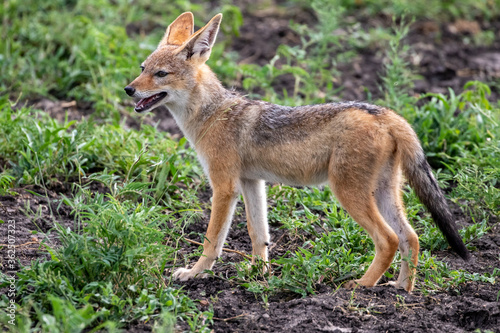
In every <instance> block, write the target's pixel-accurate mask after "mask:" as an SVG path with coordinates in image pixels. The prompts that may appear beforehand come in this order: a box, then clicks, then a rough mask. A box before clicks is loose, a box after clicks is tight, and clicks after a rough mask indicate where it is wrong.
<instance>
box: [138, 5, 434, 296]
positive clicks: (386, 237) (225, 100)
mask: <svg viewBox="0 0 500 333" xmlns="http://www.w3.org/2000/svg"><path fill="white" fill-rule="evenodd" d="M221 18H222V16H221V15H220V14H219V15H217V16H215V17H214V18H213V19H212V20H211V21H210V22H209V23H208V24H207V25H206V26H205V27H203V28H202V29H200V30H199V31H197V32H196V33H194V34H192V35H190V36H187V35H186V34H185V32H186V31H188V30H190V29H192V15H191V14H190V13H189V14H186V13H185V14H183V15H181V16H180V17H179V19H177V20H176V21H174V22H173V23H172V24H171V25H170V26H169V29H168V30H167V33H166V37H164V40H163V41H162V43H160V46H159V48H158V49H157V50H156V51H154V52H153V53H152V54H151V55H150V56H149V57H148V58H147V59H146V61H145V62H144V63H143V66H144V72H143V73H142V74H141V75H140V76H139V77H138V78H137V79H135V80H134V81H133V82H132V83H131V84H130V87H132V88H135V90H136V92H135V94H134V96H138V97H141V98H143V99H144V98H146V99H147V98H149V97H150V96H153V95H155V94H159V93H162V92H164V93H166V96H165V97H163V98H162V99H161V100H160V101H159V102H158V103H157V104H155V105H152V106H151V107H150V108H149V109H147V110H145V111H149V110H151V109H153V108H154V107H156V106H157V105H160V104H164V105H166V106H167V107H168V108H169V110H170V111H171V113H172V114H173V116H174V118H175V119H176V121H177V123H178V124H179V127H180V128H181V129H182V131H183V132H184V134H185V136H186V137H187V138H188V140H189V141H190V142H191V144H192V146H193V147H194V149H195V150H196V152H197V153H198V156H199V159H200V162H201V163H202V165H203V167H204V170H205V172H206V173H207V175H208V177H209V179H210V183H211V186H212V188H213V204H212V212H211V217H210V223H209V226H208V230H207V234H206V240H205V243H204V250H203V256H202V257H201V258H200V259H199V260H198V262H197V263H196V264H195V265H194V267H193V268H191V269H187V268H181V269H178V270H177V271H176V272H175V273H174V277H175V278H178V279H180V280H187V279H189V278H193V277H195V276H201V275H202V274H203V271H204V270H205V269H210V268H212V266H213V264H214V262H215V260H216V258H217V257H218V256H219V255H220V254H221V250H222V245H223V243H224V240H225V238H226V235H227V232H228V230H229V226H230V223H231V218H232V214H233V211H234V207H235V204H236V201H237V198H238V195H239V194H240V193H241V192H242V193H243V197H244V200H245V204H246V214H247V224H248V231H249V234H250V237H251V239H252V246H253V250H252V254H253V255H254V256H260V257H261V258H262V259H264V260H268V250H267V246H268V245H269V239H270V238H269V233H268V227H267V216H266V207H265V189H264V181H263V180H268V181H272V182H284V183H287V184H292V185H311V184H321V183H324V182H329V184H330V186H331V188H332V190H333V192H334V194H335V196H336V197H337V198H338V200H339V201H340V203H341V204H342V206H343V207H344V208H345V209H346V210H347V211H348V213H349V214H350V215H351V216H352V218H353V219H354V220H355V221H356V222H357V223H359V224H360V225H361V226H362V227H363V228H364V229H365V230H366V231H367V232H368V234H369V235H370V237H371V238H372V239H373V241H374V243H375V249H376V255H375V258H374V260H373V263H372V264H371V265H370V267H369V268H368V270H367V271H366V273H365V274H364V275H363V277H362V278H360V279H359V280H356V281H354V282H351V283H348V284H347V285H348V286H353V285H355V284H356V283H357V284H360V285H364V286H373V285H375V284H376V283H377V282H378V280H379V279H380V278H381V276H382V275H383V274H384V272H385V271H386V270H387V268H388V267H389V266H390V264H391V262H392V260H393V257H394V255H395V253H396V250H397V249H398V247H399V248H400V250H401V252H402V254H403V255H404V256H409V255H410V253H411V257H410V260H411V263H412V264H411V265H409V264H408V262H407V261H404V260H403V262H402V265H401V267H402V268H401V273H400V276H399V278H398V280H397V281H396V282H395V283H394V285H395V286H397V287H399V288H404V289H406V290H407V291H411V290H412V289H413V286H414V277H415V269H414V267H416V265H417V262H418V251H419V245H418V237H417V236H416V234H415V232H414V231H413V229H412V228H411V226H410V225H409V224H408V222H407V220H406V218H405V213H404V207H403V202H402V200H401V186H402V175H401V174H402V169H404V170H406V169H408V170H410V169H411V168H410V167H408V166H413V165H416V164H418V163H420V162H419V161H420V160H421V159H422V156H423V152H422V150H421V147H420V144H419V142H418V139H417V136H416V135H415V133H414V131H413V130H412V128H411V126H410V125H409V124H408V123H407V122H406V121H405V120H404V119H403V118H401V117H400V116H399V115H397V114H396V113H394V112H393V111H391V110H389V109H386V108H382V107H378V106H374V105H370V104H366V103H355V102H347V103H336V104H334V103H332V104H322V105H313V106H304V107H295V108H291V107H283V106H278V105H273V104H270V103H266V102H262V101H251V100H248V99H246V98H244V97H242V96H240V95H238V94H237V93H234V92H232V91H228V90H226V89H224V88H223V87H222V85H221V84H220V82H219V81H218V80H217V78H216V77H215V75H214V74H213V72H212V71H211V70H210V68H209V67H208V66H207V65H206V64H205V61H206V60H207V59H208V57H209V55H210V51H211V47H212V45H213V43H214V41H215V36H216V35H217V32H218V28H219V24H220V20H221ZM172 34H173V35H172ZM160 70H161V71H165V72H168V73H169V74H168V75H167V76H166V77H163V78H160V77H157V76H155V75H156V74H155V73H157V72H158V71H160ZM424 161H425V159H424ZM422 163H423V162H422ZM403 166H404V167H405V168H406V169H405V168H403ZM411 170H413V169H411ZM423 174H424V173H423ZM424 175H425V174H424ZM429 177H431V176H429ZM431 178H432V177H431ZM426 181H427V180H426ZM430 181H432V179H431V180H430ZM421 183H422V184H423V181H420V180H419V181H418V182H417V181H416V184H421ZM422 186H423V185H422ZM436 195H439V194H436Z"/></svg>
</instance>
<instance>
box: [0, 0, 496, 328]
mask: <svg viewBox="0 0 500 333" xmlns="http://www.w3.org/2000/svg"><path fill="white" fill-rule="evenodd" d="M424 3H426V2H423V1H412V2H411V1H398V2H396V3H395V5H394V6H388V5H387V2H386V1H382V2H373V1H360V2H356V5H354V4H353V3H352V2H346V1H336V2H330V1H319V0H318V1H313V2H312V4H309V2H305V1H292V2H289V3H286V4H284V6H302V7H310V8H311V9H312V10H313V11H315V12H316V13H317V15H318V23H317V24H316V25H314V26H305V25H301V24H297V23H295V22H291V26H292V28H293V29H294V30H295V31H296V32H297V34H298V35H299V37H300V43H299V44H298V45H296V46H293V47H292V46H287V45H280V46H276V47H277V50H276V52H277V53H276V54H277V55H276V57H275V58H274V59H273V60H272V61H270V62H269V64H267V65H264V66H258V65H255V64H242V65H238V64H237V63H236V60H237V54H235V53H234V52H233V53H231V52H225V51H224V49H225V47H227V46H228V45H229V44H230V43H231V41H232V38H233V37H234V36H236V35H238V33H239V28H240V26H241V24H242V19H244V17H242V14H241V11H240V10H239V9H238V8H237V7H235V6H232V5H230V4H229V3H228V2H223V3H222V4H221V5H220V6H217V7H213V8H209V7H208V6H207V5H202V4H197V5H193V4H190V3H189V2H188V1H184V0H177V1H174V2H172V3H170V4H169V9H168V11H167V10H165V8H164V7H165V6H164V5H163V4H161V3H160V2H152V3H149V1H146V0H138V1H135V2H134V4H133V5H131V4H130V2H129V1H124V0H118V1H113V2H108V1H104V0H102V1H101V0H81V1H76V0H75V1H69V0H68V1H64V0H59V1H51V2H40V1H35V0H28V1H9V2H7V3H6V4H5V5H4V6H3V7H1V8H0V16H1V18H2V26H1V30H0V32H1V34H2V38H1V39H0V57H1V58H0V60H1V61H0V70H1V71H0V87H1V88H0V91H1V92H0V124H1V126H0V147H2V154H1V156H0V166H1V168H0V171H1V173H0V195H16V193H15V192H14V190H13V188H15V187H19V186H21V187H22V186H26V185H31V184H37V185H40V186H42V187H43V188H51V186H53V185H56V184H58V183H60V182H64V183H72V184H73V185H72V186H73V187H72V188H73V190H72V193H71V194H66V195H63V196H61V197H59V198H57V199H53V198H48V197H47V199H48V200H49V201H51V202H52V203H54V204H56V206H57V205H63V204H64V205H67V206H69V207H70V208H71V210H72V216H74V226H73V228H72V230H69V229H66V228H64V227H62V226H60V225H56V227H55V228H54V230H53V231H52V232H54V233H57V235H58V237H59V239H60V243H59V244H55V243H52V242H50V241H45V242H44V243H43V251H45V252H46V253H48V254H49V255H50V260H45V261H43V260H38V261H34V262H32V263H31V265H29V266H26V267H23V268H22V269H21V270H20V271H19V272H18V273H17V280H16V293H17V295H18V299H17V300H18V302H17V314H18V315H17V316H16V326H15V328H13V327H12V326H10V325H9V324H8V323H7V322H8V320H9V318H8V317H7V316H6V315H7V313H6V312H5V311H4V310H3V308H4V307H5V306H6V305H7V304H8V301H9V299H8V298H7V297H6V295H2V296H1V299H0V306H1V307H2V310H0V327H2V329H4V330H7V329H8V330H11V331H14V332H68V331H71V332H82V331H89V330H91V331H92V330H93V331H98V330H104V331H109V332H115V331H119V330H120V329H121V328H124V327H127V325H129V324H134V323H138V322H141V323H151V324H152V325H153V327H154V331H156V332H165V331H172V330H173V329H174V327H176V325H180V324H182V325H184V326H183V327H184V328H187V329H188V330H190V331H210V325H211V323H212V320H213V311H212V310H211V309H210V308H209V309H207V310H204V311H201V310H199V308H198V307H197V306H196V305H197V303H196V300H193V299H191V298H190V297H189V295H187V293H186V292H185V291H184V290H183V289H182V288H180V286H179V285H178V284H176V283H175V282H173V281H172V280H171V272H172V269H173V268H174V267H178V266H184V265H185V264H186V263H189V262H192V261H193V260H194V259H195V258H196V257H197V256H198V255H199V254H200V251H196V252H194V253H190V254H188V255H183V254H180V253H181V252H180V251H179V250H180V249H183V248H185V247H186V243H185V242H184V241H183V237H185V236H186V227H187V226H189V225H190V224H191V223H196V222H198V221H199V220H200V216H201V212H202V211H203V209H204V208H206V207H205V206H204V205H202V204H201V203H200V202H199V200H198V198H197V196H196V195H197V193H199V192H200V191H204V190H205V189H206V188H207V186H208V185H207V180H206V178H205V176H204V175H203V172H202V169H201V166H200V165H199V164H198V162H196V156H195V153H194V152H193V150H192V149H191V148H189V147H188V146H187V145H186V141H185V139H181V140H174V139H172V138H171V137H170V136H169V135H168V134H166V133H164V132H161V131H159V130H157V129H156V128H155V127H154V126H149V125H144V124H141V129H140V130H135V129H125V127H124V124H123V120H122V115H123V114H125V113H127V114H128V113H130V112H131V107H130V105H131V102H130V101H129V100H128V99H126V98H125V96H124V94H123V92H122V88H123V86H125V85H126V84H127V83H128V82H129V81H130V80H131V79H133V78H134V77H135V75H136V74H138V72H139V68H138V65H139V64H140V62H141V61H142V60H143V59H144V58H145V57H146V56H147V55H148V54H149V53H150V52H151V50H152V49H154V47H155V46H156V44H157V42H158V40H159V39H160V37H161V35H162V33H163V32H164V28H165V26H166V25H167V24H168V23H169V22H170V21H172V19H174V18H175V17H176V15H178V14H179V13H181V12H182V11H185V10H191V11H193V12H194V13H195V17H196V24H197V26H201V25H202V24H203V23H204V22H205V21H206V20H207V19H209V18H210V16H211V15H212V14H214V13H216V12H219V11H222V12H223V13H224V17H225V19H224V20H223V26H222V30H223V32H224V35H225V38H224V40H223V41H222V40H221V41H219V42H218V44H217V46H216V48H215V49H214V51H213V53H212V59H211V60H210V63H209V64H210V65H211V66H212V68H213V69H214V71H215V72H216V73H217V74H218V75H219V77H220V78H221V79H222V80H223V82H224V83H225V84H226V85H227V86H231V85H233V84H235V83H237V84H241V85H242V86H243V87H244V88H245V89H248V91H249V94H250V96H251V97H255V98H262V99H265V100H269V101H272V102H275V103H279V104H285V105H300V104H311V103H322V102H329V101H335V100H338V99H339V94H341V93H342V91H341V89H340V90H339V89H337V90H336V89H333V87H334V86H335V84H334V81H333V80H332V78H335V77H338V76H339V72H338V69H337V68H338V66H339V65H340V64H343V63H346V62H349V61H350V60H352V59H353V58H354V57H356V56H357V54H358V51H359V50H361V49H365V48H380V49H382V50H385V55H384V56H385V59H386V61H385V63H384V64H385V67H384V70H383V72H381V73H380V75H381V76H382V86H381V87H380V90H381V92H382V94H381V95H382V98H381V99H380V100H378V101H376V102H377V103H379V104H383V105H386V106H389V107H392V108H394V109H396V110H397V111H398V112H399V113H400V114H402V115H403V116H404V117H405V118H406V119H408V121H409V122H410V123H411V124H412V125H413V126H414V128H415V129H416V131H417V133H418V135H419V137H420V139H421V141H422V143H423V146H424V149H425V151H426V153H427V156H428V158H429V160H430V162H431V163H432V165H433V167H434V168H435V169H436V170H437V176H438V180H439V182H440V185H441V186H442V187H443V188H447V189H448V191H447V196H448V198H449V199H450V200H451V201H452V202H454V203H455V204H457V205H459V206H460V207H461V209H462V210H463V212H464V214H465V215H466V216H469V217H470V218H471V219H472V221H473V222H474V223H472V224H471V225H470V226H469V227H467V228H465V229H463V230H461V235H462V237H463V239H464V240H465V241H466V242H468V245H469V247H470V248H471V250H474V249H473V248H472V245H471V242H472V241H473V240H474V239H477V238H480V237H482V236H484V235H485V234H486V233H488V232H489V229H490V228H491V226H492V221H494V219H492V216H496V217H497V218H498V216H499V214H500V211H499V207H500V189H499V186H498V179H500V168H499V165H500V163H499V161H500V141H499V138H500V126H499V124H500V110H499V105H498V104H494V103H492V102H491V101H490V100H489V97H488V95H489V93H490V86H489V85H488V84H486V83H481V82H470V83H468V84H467V85H466V87H465V90H464V92H462V93H460V94H457V93H455V92H454V91H451V90H450V91H449V93H448V94H446V95H445V94H428V95H425V96H422V97H421V98H420V100H418V99H417V98H416V97H415V96H413V94H411V89H412V87H413V82H414V80H415V79H416V76H415V74H414V73H413V72H412V71H411V70H410V69H409V66H408V64H407V62H406V61H405V59H406V58H405V57H406V55H407V54H408V52H409V51H410V50H409V47H408V46H407V45H405V43H404V37H405V36H406V34H407V33H408V22H411V20H410V19H408V18H410V16H409V15H412V17H413V16H414V17H415V18H416V19H421V18H430V19H434V20H449V19H455V18H460V17H463V18H468V19H472V18H474V17H478V16H484V17H486V18H492V17H495V15H497V16H498V12H497V11H495V10H493V9H492V8H491V7H490V2H488V1H484V2H481V1H479V2H477V1H475V2H472V1H462V2H458V1H455V2H454V1H451V2H450V1H448V2H444V3H443V2H437V1H433V3H434V5H435V6H428V5H426V6H424V5H423V4H424ZM429 8H430V9H429ZM380 10H383V11H384V12H385V13H386V14H387V15H396V16H397V18H398V19H397V20H395V21H394V22H400V23H398V24H396V23H394V26H393V28H392V29H387V28H373V29H370V30H368V31H365V30H364V29H363V28H362V27H361V25H360V24H357V23H353V22H352V21H350V20H349V19H348V18H349V16H351V15H352V14H353V12H355V11H360V12H361V14H362V15H374V13H378V12H379V11H380ZM403 14H406V19H400V16H401V15H403ZM444 22H446V21H444ZM128 24H135V25H137V26H144V27H146V28H144V29H145V30H144V31H142V30H141V29H136V31H135V32H134V33H133V34H132V35H131V36H128V35H127V33H126V26H127V25H128ZM141 24H143V25H141ZM339 29H345V31H347V32H348V33H344V34H342V33H332V32H335V31H337V32H338V31H340V30H339ZM278 60H280V63H281V64H282V65H277V64H278V63H279V62H278ZM284 75H286V77H289V78H291V80H292V82H293V89H292V90H289V91H276V88H275V87H276V85H275V83H276V82H278V80H279V79H280V78H283V76H284ZM372 93H374V92H372ZM20 96H21V99H24V98H28V99H31V98H36V97H41V96H43V97H48V98H62V99H66V100H76V101H77V102H78V103H80V102H90V103H91V104H90V105H92V108H93V109H94V110H96V111H97V112H96V113H95V114H94V115H93V116H91V117H90V118H89V119H87V120H85V121H68V120H65V121H63V122H58V121H56V120H55V119H52V118H50V117H49V116H48V115H47V114H45V113H44V112H41V111H39V110H35V109H32V108H23V107H19V106H15V107H14V105H13V104H14V103H15V101H16V100H18V99H19V97H20ZM91 182H94V183H100V184H101V185H100V188H101V190H100V191H99V192H96V191H91V190H90V184H91ZM268 199H269V200H268V201H269V202H270V209H269V222H270V224H271V225H272V226H274V227H279V228H282V229H283V230H284V232H286V233H287V234H288V235H289V236H290V239H291V241H290V243H289V244H286V245H288V246H289V248H290V250H289V251H288V252H287V253H286V254H284V255H282V256H274V257H272V258H271V265H272V267H273V269H272V270H271V271H270V272H268V273H265V274H263V273H262V268H263V265H264V263H262V262H260V263H258V264H257V265H256V266H253V267H252V266H249V263H248V262H247V261H243V262H240V263H234V266H235V268H236V274H235V275H233V276H229V277H226V276H221V278H227V279H229V280H230V281H231V282H232V283H234V284H235V285H236V286H240V287H242V288H247V289H248V290H250V291H252V292H254V293H255V294H256V295H257V296H258V297H259V298H260V299H261V300H262V302H263V305H264V306H266V304H267V300H268V296H270V295H273V294H278V293H281V292H290V293H295V294H296V295H297V296H299V297H300V296H307V295H310V294H313V293H315V292H316V291H317V288H318V286H319V285H320V284H325V283H326V284H328V285H330V286H332V287H334V288H338V287H340V286H341V285H342V283H343V282H345V281H347V280H350V279H352V278H357V277H360V276H361V275H362V274H363V272H364V271H365V270H366V268H367V267H368V265H369V264H370V262H371V261H372V260H373V256H374V247H373V244H372V242H371V240H370V239H369V237H368V236H367V235H366V233H365V232H363V231H362V229H361V228H360V227H359V226H358V225H357V224H356V223H355V222H354V221H353V220H352V219H351V218H350V216H349V215H348V214H347V213H346V212H345V211H344V210H343V209H342V208H341V207H340V205H339V204H338V203H337V202H336V201H335V200H334V199H332V196H331V191H330V189H329V188H328V187H325V188H324V189H318V188H305V189H298V188H293V187H287V186H272V187H270V188H269V189H268ZM404 200H405V202H406V205H407V213H408V218H409V220H410V221H411V223H412V224H413V225H414V227H415V229H416V230H417V232H418V234H419V235H420V242H421V246H422V252H421V255H420V264H419V268H418V271H419V273H418V274H419V275H418V277H417V285H416V287H417V290H419V291H421V292H425V293H433V292H440V291H444V290H449V289H457V288H458V287H459V286H460V285H461V284H463V283H466V282H468V281H481V282H483V283H498V279H499V278H498V277H499V276H500V271H498V269H496V270H495V269H491V271H488V272H486V273H484V274H477V273H468V272H465V271H460V270H453V269H451V268H449V267H448V266H447V265H446V264H445V263H444V262H442V261H439V260H438V259H437V258H436V257H435V256H433V254H432V251H434V250H443V249H446V248H447V247H448V245H447V243H446V241H445V240H444V238H443V237H442V235H441V234H440V233H439V232H438V230H437V228H436V227H435V226H434V224H433V222H432V220H431V218H430V216H429V215H428V214H427V213H425V210H424V208H423V206H422V205H421V204H420V203H419V202H418V200H417V198H416V196H415V194H414V193H413V191H412V190H411V189H409V188H407V189H405V192H404ZM27 213H29V212H27ZM236 227H244V225H241V226H236ZM182 253H184V252H182ZM401 260H404V258H403V259H402V258H400V257H399V255H398V256H397V257H396V258H395V260H394V263H393V265H392V267H391V268H390V269H389V271H388V272H387V273H386V276H387V278H394V275H395V274H396V273H397V271H398V269H399V262H400V261H401ZM8 284H9V281H8V280H7V277H6V276H5V275H0V286H1V287H4V286H7V285H8Z"/></svg>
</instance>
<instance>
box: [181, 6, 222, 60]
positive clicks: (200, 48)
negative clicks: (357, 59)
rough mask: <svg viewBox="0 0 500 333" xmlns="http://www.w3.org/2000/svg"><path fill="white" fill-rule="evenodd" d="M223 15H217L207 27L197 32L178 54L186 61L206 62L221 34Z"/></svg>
mask: <svg viewBox="0 0 500 333" xmlns="http://www.w3.org/2000/svg"><path fill="white" fill-rule="evenodd" d="M221 20H222V14H217V15H215V16H214V17H213V18H212V19H211V20H210V22H208V23H207V25H206V26H204V27H203V28H201V29H200V30H198V31H196V32H195V33H194V35H192V36H191V37H190V38H189V39H188V40H187V41H186V42H185V43H184V44H183V45H182V46H181V47H179V48H178V49H177V50H176V52H177V54H178V56H180V57H183V58H184V59H186V60H193V61H202V62H205V61H207V60H208V58H209V57H210V52H211V51H212V46H213V45H214V43H215V38H216V37H217V33H218V32H219V26H220V22H221Z"/></svg>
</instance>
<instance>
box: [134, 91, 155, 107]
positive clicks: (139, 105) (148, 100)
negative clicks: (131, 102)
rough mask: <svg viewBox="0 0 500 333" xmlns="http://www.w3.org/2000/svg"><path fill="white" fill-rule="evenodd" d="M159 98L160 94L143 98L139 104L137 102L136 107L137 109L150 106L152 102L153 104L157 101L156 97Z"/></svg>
mask: <svg viewBox="0 0 500 333" xmlns="http://www.w3.org/2000/svg"><path fill="white" fill-rule="evenodd" d="M157 96H158V94H156V95H153V96H150V97H146V98H142V99H140V100H139V102H137V104H136V105H135V107H136V108H141V107H144V106H145V105H146V104H149V103H150V102H152V101H153V100H154V99H155V97H157Z"/></svg>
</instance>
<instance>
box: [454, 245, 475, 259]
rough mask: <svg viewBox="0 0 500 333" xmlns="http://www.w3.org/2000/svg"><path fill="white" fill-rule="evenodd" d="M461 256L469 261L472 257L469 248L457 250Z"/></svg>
mask: <svg viewBox="0 0 500 333" xmlns="http://www.w3.org/2000/svg"><path fill="white" fill-rule="evenodd" d="M457 253H458V255H459V256H460V258H462V259H463V260H465V261H469V260H471V259H472V255H471V254H470V252H469V250H467V249H466V248H464V249H461V250H460V251H459V252H457Z"/></svg>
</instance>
